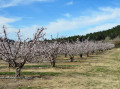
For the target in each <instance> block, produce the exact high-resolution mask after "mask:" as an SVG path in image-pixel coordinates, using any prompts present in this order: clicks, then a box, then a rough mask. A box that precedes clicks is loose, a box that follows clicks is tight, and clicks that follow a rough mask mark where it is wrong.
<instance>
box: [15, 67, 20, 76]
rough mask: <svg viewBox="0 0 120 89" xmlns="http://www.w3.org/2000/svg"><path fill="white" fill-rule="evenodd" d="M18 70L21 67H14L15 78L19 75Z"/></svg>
mask: <svg viewBox="0 0 120 89" xmlns="http://www.w3.org/2000/svg"><path fill="white" fill-rule="evenodd" d="M20 72H21V68H19V67H16V68H15V77H16V78H17V77H20Z"/></svg>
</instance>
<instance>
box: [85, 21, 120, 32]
mask: <svg viewBox="0 0 120 89" xmlns="http://www.w3.org/2000/svg"><path fill="white" fill-rule="evenodd" d="M119 24H120V23H108V24H103V25H100V26H96V27H93V28H89V29H88V30H87V31H86V32H85V33H84V34H87V33H92V32H98V31H103V30H108V29H111V28H113V27H115V26H117V25H119Z"/></svg>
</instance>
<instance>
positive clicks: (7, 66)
mask: <svg viewBox="0 0 120 89" xmlns="http://www.w3.org/2000/svg"><path fill="white" fill-rule="evenodd" d="M0 68H8V66H0Z"/></svg>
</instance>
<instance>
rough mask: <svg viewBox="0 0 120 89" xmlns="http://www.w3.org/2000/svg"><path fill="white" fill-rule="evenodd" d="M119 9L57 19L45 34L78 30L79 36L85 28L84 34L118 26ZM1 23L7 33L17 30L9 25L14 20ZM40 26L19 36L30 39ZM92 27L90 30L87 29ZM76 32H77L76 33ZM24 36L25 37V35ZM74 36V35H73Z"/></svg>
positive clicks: (29, 29)
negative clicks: (6, 27)
mask: <svg viewBox="0 0 120 89" xmlns="http://www.w3.org/2000/svg"><path fill="white" fill-rule="evenodd" d="M119 12H120V8H108V7H107V8H100V9H99V11H97V12H93V13H91V15H89V16H79V17H76V18H69V20H68V18H67V19H57V20H56V21H53V22H50V23H49V24H47V25H46V26H45V27H46V28H47V30H46V33H47V34H52V35H54V34H55V35H56V34H57V33H60V32H64V31H68V33H69V31H74V30H78V29H79V30H78V31H79V33H78V34H81V31H82V32H83V30H84V29H83V28H86V29H85V31H84V34H85V33H89V32H96V31H101V30H107V29H110V28H112V27H114V26H116V25H119V24H120V13H119ZM0 19H2V21H1V22H0V24H7V26H8V30H9V32H15V31H17V29H15V28H13V27H12V26H11V25H9V23H13V22H15V21H16V19H11V18H5V17H0ZM40 27H41V26H38V25H33V26H29V27H23V28H21V34H23V35H24V38H26V37H31V36H32V34H33V33H34V32H35V31H36V29H37V28H40ZM88 27H92V28H88ZM78 31H77V32H78ZM25 34H26V35H25ZM73 35H74V34H73Z"/></svg>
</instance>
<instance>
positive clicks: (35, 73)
mask: <svg viewBox="0 0 120 89" xmlns="http://www.w3.org/2000/svg"><path fill="white" fill-rule="evenodd" d="M14 74H15V72H0V75H14ZM59 74H61V73H58V72H21V75H51V76H55V75H59Z"/></svg>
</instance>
